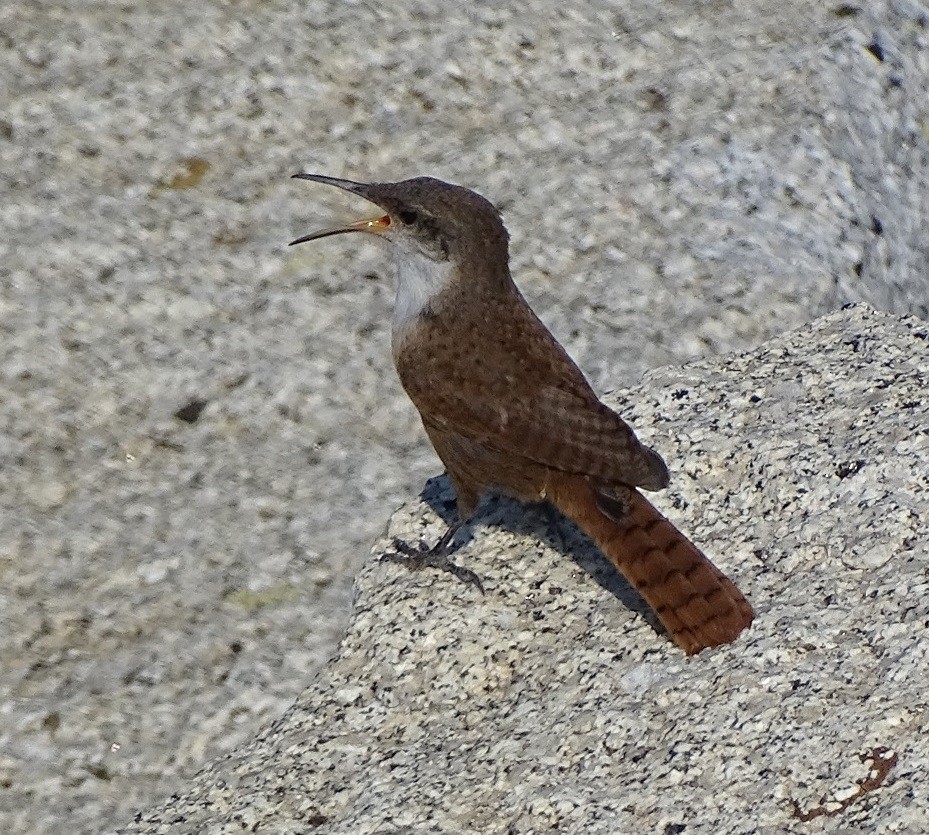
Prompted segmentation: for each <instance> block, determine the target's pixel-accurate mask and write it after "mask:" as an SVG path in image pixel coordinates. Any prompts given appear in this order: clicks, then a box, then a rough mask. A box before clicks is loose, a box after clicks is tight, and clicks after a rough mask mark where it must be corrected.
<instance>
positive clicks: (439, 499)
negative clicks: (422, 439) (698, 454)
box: [420, 475, 664, 634]
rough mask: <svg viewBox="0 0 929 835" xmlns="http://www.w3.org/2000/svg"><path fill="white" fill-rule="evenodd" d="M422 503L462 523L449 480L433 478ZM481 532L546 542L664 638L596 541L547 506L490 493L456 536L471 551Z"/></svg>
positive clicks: (450, 520) (448, 520)
mask: <svg viewBox="0 0 929 835" xmlns="http://www.w3.org/2000/svg"><path fill="white" fill-rule="evenodd" d="M420 499H421V500H422V501H423V502H425V503H426V504H427V505H429V507H430V508H431V509H432V510H433V511H434V512H435V513H436V514H437V515H438V516H439V517H440V518H441V519H442V521H443V522H445V524H446V525H453V524H455V522H456V521H457V520H458V511H457V508H456V505H455V490H454V488H453V487H452V485H451V482H450V481H449V479H448V476H447V475H441V476H435V477H434V478H430V479H429V480H428V481H427V482H426V484H425V486H424V487H423V489H422V492H421V493H420ZM477 527H493V528H501V529H503V530H506V531H510V532H511V533H514V534H520V535H524V536H535V537H537V538H540V539H544V540H545V541H546V542H547V543H548V545H549V546H550V547H551V548H553V549H554V550H555V551H557V552H558V553H560V554H563V555H564V556H565V557H567V558H568V559H570V560H572V561H573V562H574V563H575V565H577V566H578V567H579V568H581V569H582V570H584V571H585V572H586V573H587V574H588V575H589V576H590V577H591V578H593V580H595V581H596V582H597V584H598V585H599V586H600V587H601V588H603V589H604V590H606V591H608V592H609V593H610V594H612V595H613V596H614V597H615V598H616V599H617V600H618V601H619V602H620V603H622V604H623V606H625V607H626V608H627V609H629V610H630V611H633V612H636V613H637V614H640V615H642V616H643V617H644V618H645V620H646V621H647V622H648V624H649V625H650V626H651V627H652V629H654V630H655V631H656V632H657V633H660V634H663V633H664V629H663V628H662V627H661V625H660V623H659V622H658V619H657V618H656V617H655V614H654V612H653V611H652V610H651V608H650V607H649V605H648V604H647V603H646V602H645V601H644V600H643V599H642V598H641V597H640V596H639V593H638V592H637V591H636V590H635V589H634V588H633V587H632V586H631V585H629V583H628V581H627V580H626V578H625V577H623V575H622V574H620V572H619V571H618V570H617V569H616V567H615V566H614V565H613V564H612V563H611V562H610V561H609V560H608V559H607V558H606V557H605V556H604V555H603V552H602V551H601V550H600V549H599V548H598V547H597V546H596V545H595V544H594V542H593V541H592V540H591V539H590V537H588V536H587V534H585V533H584V532H583V531H582V530H581V529H580V528H579V527H578V526H577V525H576V524H574V522H572V521H571V520H570V519H568V518H567V517H566V516H564V515H563V514H562V513H560V512H559V511H558V510H556V509H555V508H554V507H552V505H550V504H548V503H547V502H538V503H535V504H526V503H524V502H520V501H518V500H516V499H511V498H509V497H507V496H504V495H501V494H499V493H496V492H491V493H488V494H487V495H485V496H484V497H483V498H482V499H481V502H480V504H479V505H478V507H477V511H476V512H475V513H474V515H473V516H472V517H471V519H470V521H469V522H468V523H467V524H466V525H464V526H462V528H461V530H460V531H459V532H458V534H457V536H456V537H455V544H456V546H457V549H460V548H463V547H465V546H466V545H467V544H468V543H469V542H470V541H471V540H472V539H473V538H474V529H475V528H477ZM457 549H456V550H457Z"/></svg>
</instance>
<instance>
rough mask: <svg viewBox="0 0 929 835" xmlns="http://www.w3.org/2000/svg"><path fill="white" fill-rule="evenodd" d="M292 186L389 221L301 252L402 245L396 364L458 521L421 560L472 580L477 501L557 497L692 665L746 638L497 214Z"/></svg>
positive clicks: (481, 203) (656, 464)
mask: <svg viewBox="0 0 929 835" xmlns="http://www.w3.org/2000/svg"><path fill="white" fill-rule="evenodd" d="M295 176H296V177H298V178H300V179H304V180H312V181H314V182H318V183H326V184H328V185H332V186H336V187H338V188H340V189H344V190H345V191H349V192H351V193H352V194H356V195H358V196H359V197H363V198H364V199H365V200H368V201H369V202H371V203H373V204H375V205H376V206H378V207H379V209H380V210H381V212H380V213H379V214H378V215H376V216H375V217H371V218H367V219H363V220H359V221H357V222H355V223H350V224H346V225H341V226H335V227H332V228H328V229H323V230H320V231H318V232H313V233H311V234H309V235H305V236H304V237H302V238H299V239H297V240H296V241H293V243H294V244H298V243H303V242H304V241H311V240H314V239H317V238H323V237H326V236H328V235H338V234H342V233H345V232H367V233H369V234H372V235H375V236H377V237H379V238H381V239H384V240H386V241H388V243H389V244H390V247H391V250H392V252H393V257H394V260H395V262H396V267H397V294H396V300H395V303H394V313H393V332H392V347H393V358H394V364H395V365H396V368H397V373H398V374H399V376H400V382H401V383H402V384H403V387H404V389H406V392H407V394H408V395H409V396H410V399H411V400H412V401H413V403H414V405H415V406H416V408H417V409H418V410H419V413H420V416H421V417H422V421H423V426H424V427H425V429H426V433H427V434H428V435H429V439H430V440H431V441H432V445H433V446H434V447H435V451H436V452H437V453H438V455H439V458H441V459H442V462H443V463H444V464H445V467H446V469H447V471H448V476H449V479H450V480H451V482H452V485H453V486H454V488H455V492H456V494H457V500H458V517H459V518H458V524H457V525H454V526H452V527H451V528H450V529H449V532H448V533H447V534H446V535H445V536H444V537H443V538H442V540H441V541H440V542H439V544H438V545H437V546H436V547H435V548H433V549H430V550H429V551H428V552H422V553H421V554H420V557H421V559H420V563H424V562H425V563H427V564H435V565H439V564H445V566H446V567H451V568H452V569H453V570H455V571H456V573H457V574H458V576H459V577H461V578H463V579H470V580H476V575H473V573H472V572H469V571H467V570H466V569H461V568H459V567H457V566H454V565H453V564H452V565H448V564H447V563H445V562H444V561H443V558H444V557H445V556H446V555H447V553H448V552H449V550H450V548H451V542H452V539H453V537H454V534H455V531H456V530H457V529H458V527H459V526H460V525H461V524H463V523H464V522H466V521H467V520H468V519H469V518H470V517H471V515H472V514H473V513H474V510H475V508H476V506H477V503H478V500H479V499H480V497H481V495H482V494H483V493H484V492H485V491H487V490H491V489H495V490H499V491H501V492H503V493H506V494H508V495H510V496H514V497H515V498H517V499H520V500H522V501H526V502H539V501H547V502H550V503H551V504H552V505H554V506H555V507H556V508H557V509H558V510H560V511H561V512H562V513H563V514H564V515H565V516H567V517H568V518H570V519H573V520H574V522H575V523H577V525H578V526H579V527H580V528H581V529H582V530H583V531H585V532H586V533H587V535H588V536H590V538H591V539H593V541H594V542H596V543H597V545H598V546H599V547H600V548H601V550H602V551H603V553H604V554H605V555H606V556H607V557H608V558H609V560H610V561H611V562H612V563H613V564H614V565H615V566H616V567H617V568H618V569H619V570H620V571H621V572H622V573H623V575H624V576H625V577H626V579H627V580H628V581H629V582H630V583H631V584H632V585H633V586H634V587H635V589H636V590H637V591H638V592H639V594H640V595H641V596H642V597H643V598H644V599H645V601H646V602H647V603H648V604H649V606H651V607H652V609H654V610H655V613H656V614H657V615H658V618H659V619H660V620H661V623H662V624H663V625H664V627H665V628H666V629H667V630H668V632H669V633H670V635H671V637H672V639H673V640H674V642H675V643H676V644H677V645H678V646H679V647H680V648H681V649H683V650H684V652H686V653H687V654H688V655H690V654H693V653H696V652H699V651H700V650H702V649H705V648H707V647H714V646H719V645H720V644H726V643H729V642H730V641H733V640H735V638H736V637H737V636H738V634H739V633H740V632H741V631H742V630H743V629H745V627H746V626H748V625H749V624H750V623H751V621H752V617H753V612H752V607H751V605H750V604H749V602H748V601H747V600H746V599H745V597H743V595H742V594H741V592H740V591H739V590H738V589H737V588H736V586H735V585H734V584H733V583H732V581H731V580H729V578H728V577H726V576H725V575H724V574H723V573H722V572H721V571H720V570H719V569H718V568H716V566H715V565H713V563H711V562H710V561H709V560H708V559H707V558H706V557H705V556H704V555H703V553H701V551H700V550H699V549H698V548H697V547H696V546H695V545H694V544H693V543H691V542H690V541H689V540H688V539H687V538H686V537H685V536H684V535H683V534H682V533H681V532H680V531H679V530H677V528H675V527H674V526H673V525H672V524H671V523H670V522H669V521H668V520H667V519H665V518H664V517H663V516H662V515H661V514H660V513H659V512H658V511H657V510H656V509H655V508H654V507H653V506H652V505H651V503H650V502H649V501H648V500H647V499H646V498H645V497H644V496H643V495H642V494H641V493H640V492H639V490H638V489H637V488H641V489H644V490H660V489H662V488H663V487H666V486H667V485H668V481H669V477H668V469H667V467H666V466H665V463H664V461H663V460H662V459H661V457H660V456H659V455H658V453H656V452H655V451H654V450H652V449H650V448H649V447H647V446H645V445H644V444H642V443H641V442H640V441H639V440H638V438H636V436H635V433H634V432H633V431H632V429H631V428H630V427H629V426H628V424H626V423H625V422H624V421H623V420H622V419H621V418H620V417H619V416H618V415H617V414H616V413H615V412H613V411H612V410H611V409H610V408H608V407H607V406H605V405H604V404H603V403H601V402H600V400H599V399H598V398H597V395H596V394H595V393H594V391H593V389H592V388H591V386H590V384H589V383H588V382H587V379H586V378H585V377H584V375H583V373H581V370H580V369H579V368H578V367H577V365H575V363H574V361H573V360H572V359H571V358H570V357H569V356H568V354H567V352H566V351H565V350H564V348H562V347H561V345H560V344H559V343H558V341H557V340H556V339H555V338H554V337H553V336H552V335H551V333H549V331H548V329H547V328H546V327H545V325H543V324H542V322H541V321H540V320H539V319H538V317H537V316H536V315H535V313H533V312H532V309H531V308H530V307H529V305H528V304H527V302H526V300H525V299H524V298H523V296H522V294H521V293H520V292H519V290H518V289H517V287H516V285H515V284H514V283H513V279H512V278H511V277H510V269H509V253H508V239H509V236H508V234H507V231H506V229H505V227H504V225H503V221H502V219H501V217H500V214H499V212H498V211H497V210H496V209H495V208H494V206H493V205H492V204H491V203H490V202H488V201H487V200H485V199H484V198H483V197H481V196H480V195H479V194H476V193H475V192H473V191H470V190H468V189H466V188H462V187H460V186H454V185H450V184H448V183H444V182H442V181H440V180H435V179H432V178H431V177H417V178H415V179H412V180H404V181H402V182H398V183H371V184H365V183H355V182H351V181H350V180H340V179H336V178H334V177H325V176H321V175H318V174H297V175H295Z"/></svg>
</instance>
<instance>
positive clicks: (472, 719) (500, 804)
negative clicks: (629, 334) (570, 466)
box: [120, 305, 929, 835]
mask: <svg viewBox="0 0 929 835" xmlns="http://www.w3.org/2000/svg"><path fill="white" fill-rule="evenodd" d="M927 348H929V325H927V323H925V322H923V321H921V320H918V319H916V318H900V317H896V316H891V315H887V314H881V313H878V312H876V311H874V310H873V309H871V308H869V307H867V306H864V305H859V306H856V307H850V308H848V309H846V310H843V311H841V312H838V313H836V314H833V315H831V316H827V317H825V318H823V319H820V320H818V321H817V322H815V323H813V324H812V325H811V326H809V327H807V328H804V329H802V330H798V331H794V332H792V333H789V334H786V335H784V336H781V337H777V338H776V339H773V340H771V341H770V342H768V343H766V344H765V345H764V346H763V347H761V348H760V349H757V350H754V351H751V352H747V353H742V354H739V355H730V356H726V357H723V358H720V359H716V360H705V361H700V362H695V363H693V364H690V365H688V366H685V367H683V368H665V369H661V370H658V371H656V372H653V373H650V374H649V375H647V380H646V383H645V384H644V385H643V386H642V387H640V388H637V389H633V390H628V391H624V392H621V393H619V394H618V395H616V396H614V397H612V398H610V401H609V402H611V403H612V404H614V405H617V406H620V407H622V410H623V412H624V413H626V414H629V415H631V416H632V417H633V419H634V422H635V425H636V426H637V427H638V428H639V429H640V430H641V434H642V435H643V437H644V438H645V440H646V441H647V442H649V443H652V444H654V445H655V446H657V447H658V448H659V449H661V451H662V452H664V453H666V454H667V458H668V461H669V463H670V465H671V470H672V473H673V481H672V486H671V487H670V488H669V490H668V491H667V492H666V493H664V494H661V495H660V496H659V498H658V499H656V501H658V502H660V504H661V505H662V506H663V507H665V508H666V509H667V512H668V514H669V515H670V517H671V518H672V520H673V521H675V522H676V523H677V524H678V525H679V526H680V527H682V528H683V529H684V530H685V531H687V532H688V533H689V534H690V535H691V536H692V537H693V538H694V539H695V540H696V541H697V542H701V543H703V544H704V545H705V547H706V549H707V551H708V552H709V553H710V554H711V555H712V556H713V558H714V559H715V560H716V561H717V562H718V564H719V565H720V566H721V567H722V568H723V569H724V570H725V571H727V573H729V574H730V575H731V576H732V577H733V578H734V579H736V580H737V582H738V583H739V585H740V586H741V587H742V588H743V590H745V591H746V592H747V593H748V595H749V596H750V597H751V599H752V600H753V602H754V605H755V608H756V610H757V618H756V620H755V622H754V624H753V625H752V626H751V628H750V629H749V630H748V631H747V632H745V633H744V634H743V636H742V637H740V639H739V640H738V641H736V642H735V643H734V644H732V645H730V646H727V647H723V648H720V649H717V650H713V651H706V652H704V653H701V654H700V655H698V656H695V657H693V658H690V659H687V658H685V657H683V656H682V654H681V653H680V651H679V650H677V649H676V648H675V647H674V646H673V645H672V644H670V642H669V641H668V640H667V639H666V637H665V636H663V635H661V634H658V633H657V632H656V630H655V629H654V628H653V627H652V625H651V621H650V619H649V618H647V617H644V616H643V613H642V611H641V609H642V607H641V604H636V603H635V602H634V601H631V600H630V597H631V592H630V591H629V589H628V588H627V587H625V585H624V584H623V583H622V582H621V581H618V580H617V579H616V577H615V576H612V577H610V576H609V575H610V570H609V569H608V568H607V567H606V566H604V565H603V560H602V558H601V557H600V556H599V552H597V551H596V549H595V548H594V547H593V546H592V545H591V544H590V543H589V542H587V541H584V540H582V538H581V537H580V536H579V535H578V534H577V532H576V531H573V530H570V531H566V532H565V536H564V540H565V542H564V545H562V544H561V542H560V539H559V537H558V536H554V535H553V532H552V531H549V530H546V527H545V523H544V518H543V517H539V518H533V517H532V515H531V514H528V513H527V512H526V511H525V510H524V509H522V508H520V507H519V506H517V505H516V504H515V503H512V502H507V501H502V500H494V499H492V500H489V501H486V502H485V503H484V505H483V510H482V511H481V514H480V518H479V520H478V523H477V525H476V526H475V530H474V539H473V541H472V543H471V544H470V545H469V547H468V548H467V549H465V550H464V551H462V552H459V554H458V560H459V562H462V563H465V564H467V566H468V567H470V568H472V569H474V570H475V571H477V572H478V573H479V574H480V575H481V576H482V578H483V580H484V584H485V587H486V588H487V594H486V596H483V597H482V596H481V595H480V594H479V593H478V592H477V591H476V590H475V589H473V588H472V587H469V586H464V585H462V584H460V583H458V582H455V581H454V580H452V579H451V578H450V577H449V576H448V575H438V574H435V573H428V572H423V573H416V574H412V573H410V572H408V571H407V570H406V569H404V568H402V567H398V566H396V565H395V564H392V563H386V562H383V561H381V560H379V559H378V558H377V556H378V555H379V554H380V553H383V552H384V550H385V549H387V548H388V546H389V540H390V537H392V536H396V537H400V538H403V539H407V540H413V541H415V540H416V539H417V538H418V537H420V536H422V535H427V536H430V535H434V529H435V528H438V527H440V525H439V524H438V520H437V519H436V516H435V514H434V513H433V512H432V511H431V510H429V509H428V508H427V507H425V506H424V505H416V506H412V507H408V508H406V509H405V510H403V511H401V512H400V513H398V514H397V516H396V517H395V518H394V520H393V522H392V523H391V526H390V528H389V531H388V536H385V537H384V538H382V539H381V541H380V542H379V543H378V545H377V547H376V548H375V556H374V558H373V559H371V560H370V561H369V562H368V563H366V564H365V566H364V568H363V569H362V570H361V572H360V573H359V575H358V578H357V580H356V585H355V613H354V616H353V619H352V622H351V624H350V626H349V628H348V631H347V633H346V636H345V638H344V639H343V641H342V644H341V647H340V650H339V654H338V656H337V657H336V658H335V659H334V660H333V661H332V662H331V663H330V665H329V666H328V667H327V668H326V669H325V670H324V671H323V673H322V674H321V675H320V676H319V678H318V679H317V680H316V682H315V683H314V684H313V685H312V686H311V687H310V688H308V689H307V690H306V692H304V693H303V695H302V696H301V697H300V698H299V700H298V701H297V703H296V705H294V707H293V708H292V709H291V710H290V711H289V712H288V713H287V714H286V715H285V716H284V718H283V719H281V720H280V721H278V722H276V723H275V724H274V725H272V726H270V727H269V728H266V729H265V730H264V731H263V732H262V733H261V734H259V736H258V737H257V739H256V740H254V741H253V742H252V743H251V744H249V745H247V746H244V747H243V748H241V749H239V750H238V751H236V752H235V753H233V754H232V755H230V756H228V757H226V758H224V759H222V760H220V761H217V762H215V763H213V764H212V765H211V766H210V767H208V768H207V769H206V770H204V771H203V772H202V773H201V774H200V775H198V776H197V777H196V778H195V779H194V780H193V781H192V783H191V784H190V786H188V788H187V789H186V790H185V791H184V792H182V793H181V794H180V795H179V796H174V797H172V798H171V800H170V801H168V802H167V803H165V804H164V805H162V806H161V807H159V808H157V809H153V810H149V811H148V812H146V813H144V814H143V815H141V817H140V818H138V819H137V821H136V823H135V824H134V825H132V826H130V827H128V828H127V829H123V830H120V831H121V832H127V833H129V832H131V833H148V835H154V834H155V833H226V832H230V833H231V832H235V831H241V829H247V830H248V831H253V832H260V833H272V832H305V831H311V830H312V831H314V832H324V833H375V832H377V833H380V832H423V833H425V832H430V833H438V832H442V833H460V832H484V833H501V834H502V833H514V832H527V833H528V832H584V833H603V835H613V833H617V832H688V833H706V835H724V834H728V833H747V832H771V833H774V832H777V833H785V832H798V833H799V832H809V831H811V829H810V826H811V824H810V823H809V822H804V821H805V820H806V821H809V820H815V821H816V823H815V824H812V825H813V826H815V830H814V831H817V832H832V833H845V832H910V833H918V832H921V831H925V821H926V820H927V819H929V796H927V795H926V792H925V791H924V790H923V789H924V775H925V769H926V767H927V766H929V736H927V735H926V733H925V717H926V715H927V710H929V690H927V688H926V681H927V678H929V628H927V627H929V579H927V573H926V569H927V566H929V531H927V528H926V524H925V520H926V519H927V518H929V402H927V400H926V399H925V397H924V394H925V391H926V385H927V364H926V361H925V358H926V356H927ZM796 381H800V385H801V388H800V389H799V390H795V389H794V387H793V385H792V383H794V382H796ZM427 498H428V499H429V500H430V502H431V503H432V504H433V505H435V506H436V507H438V508H441V507H442V504H441V503H442V501H443V500H448V499H449V498H450V496H449V492H448V489H447V486H446V485H444V484H435V485H433V489H432V490H431V491H430V492H428V493H427ZM561 551H564V552H565V553H561ZM878 552H879V553H880V558H875V557H874V555H875V554H876V553H878ZM611 592H612V593H611Z"/></svg>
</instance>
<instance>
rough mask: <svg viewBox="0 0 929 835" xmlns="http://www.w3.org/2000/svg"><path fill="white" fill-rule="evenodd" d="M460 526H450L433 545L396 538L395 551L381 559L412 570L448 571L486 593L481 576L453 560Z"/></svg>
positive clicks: (421, 541) (394, 542)
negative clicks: (452, 556) (412, 543)
mask: <svg viewBox="0 0 929 835" xmlns="http://www.w3.org/2000/svg"><path fill="white" fill-rule="evenodd" d="M458 527H460V526H454V527H451V528H449V529H448V530H447V531H446V532H445V535H444V536H443V537H442V538H441V539H440V540H439V541H438V542H437V543H436V544H435V545H432V546H429V545H427V544H426V543H425V542H424V541H423V540H420V541H419V543H418V544H417V545H415V546H414V545H410V544H409V543H407V542H403V541H402V540H400V539H395V540H394V541H393V543H392V545H393V549H394V550H393V551H392V552H390V551H388V552H387V553H386V554H384V555H383V556H382V557H381V559H383V560H387V561H388V562H396V563H399V564H400V565H405V566H406V567H407V568H408V569H410V570H411V571H420V570H422V569H423V568H436V569H438V570H439V571H447V572H448V573H449V574H453V575H454V576H455V577H457V578H458V579H459V580H460V581H461V582H462V583H467V584H470V585H472V586H476V587H477V589H478V591H480V593H481V594H484V584H483V583H482V582H481V578H480V577H478V576H477V574H475V573H474V572H473V571H472V570H471V569H470V568H465V567H464V566H461V565H458V564H457V563H454V562H452V560H451V555H452V554H453V553H455V551H456V550H457V548H456V547H455V545H453V541H454V539H455V534H456V533H457V532H458Z"/></svg>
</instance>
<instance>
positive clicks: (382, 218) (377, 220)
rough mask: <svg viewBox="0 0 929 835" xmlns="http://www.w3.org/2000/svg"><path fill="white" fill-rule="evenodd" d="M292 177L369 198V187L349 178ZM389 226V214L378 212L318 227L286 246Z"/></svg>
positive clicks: (382, 228)
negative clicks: (350, 221)
mask: <svg viewBox="0 0 929 835" xmlns="http://www.w3.org/2000/svg"><path fill="white" fill-rule="evenodd" d="M294 179H297V180H312V181H313V182H315V183H325V184H326V185H330V186H335V187H336V188H340V189H342V190H343V191H350V192H351V193H352V194H357V195H358V196H359V197H364V198H365V199H366V200H369V199H370V198H369V197H368V196H367V192H368V190H369V187H368V186H367V185H365V184H364V183H354V182H352V181H351V180H340V179H339V178H338V177H326V176H324V175H322V174H294ZM389 226H390V215H385V214H378V215H376V216H375V217H368V218H362V219H361V220H356V221H355V222H354V223H346V224H342V225H340V226H329V227H327V228H325V229H320V230H318V231H317V232H310V234H309V235H304V236H303V237H302V238H297V240H295V241H291V242H290V243H289V244H288V246H293V245H294V244H302V243H306V242H307V241H315V240H317V239H319V238H327V237H329V236H330V235H341V234H342V233H343V232H371V233H373V234H375V235H377V234H379V233H381V232H383V231H384V230H385V229H387V228H388V227H389Z"/></svg>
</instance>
